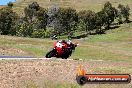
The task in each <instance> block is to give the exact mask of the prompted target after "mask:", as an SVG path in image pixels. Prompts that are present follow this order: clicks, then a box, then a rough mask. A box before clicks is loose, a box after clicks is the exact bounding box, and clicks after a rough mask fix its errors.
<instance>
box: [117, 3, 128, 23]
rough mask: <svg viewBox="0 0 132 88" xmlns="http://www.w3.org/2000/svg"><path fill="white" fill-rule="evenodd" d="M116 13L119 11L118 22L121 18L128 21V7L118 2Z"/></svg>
mask: <svg viewBox="0 0 132 88" xmlns="http://www.w3.org/2000/svg"><path fill="white" fill-rule="evenodd" d="M118 9H119V10H118V13H119V20H120V21H119V22H122V19H123V18H125V22H129V16H130V7H129V6H128V5H127V6H124V5H121V4H119V5H118Z"/></svg>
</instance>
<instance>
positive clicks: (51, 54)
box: [45, 50, 55, 58]
mask: <svg viewBox="0 0 132 88" xmlns="http://www.w3.org/2000/svg"><path fill="white" fill-rule="evenodd" d="M54 55H55V52H54V50H52V51H49V52H48V53H47V54H46V56H45V57H46V58H51V57H53V56H54Z"/></svg>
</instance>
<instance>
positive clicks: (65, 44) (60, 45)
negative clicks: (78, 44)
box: [54, 40, 72, 54]
mask: <svg viewBox="0 0 132 88" xmlns="http://www.w3.org/2000/svg"><path fill="white" fill-rule="evenodd" d="M71 43H72V42H71V41H65V40H61V41H57V42H56V43H54V47H55V48H56V49H57V50H58V53H59V54H62V53H63V51H66V50H67V49H68V48H70V44H71Z"/></svg>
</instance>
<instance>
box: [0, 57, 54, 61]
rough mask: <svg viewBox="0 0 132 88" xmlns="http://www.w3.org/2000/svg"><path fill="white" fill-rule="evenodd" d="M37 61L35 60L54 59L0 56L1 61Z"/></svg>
mask: <svg viewBox="0 0 132 88" xmlns="http://www.w3.org/2000/svg"><path fill="white" fill-rule="evenodd" d="M24 59H25V60H35V59H52V58H45V57H43V58H37V57H31V56H0V60H24Z"/></svg>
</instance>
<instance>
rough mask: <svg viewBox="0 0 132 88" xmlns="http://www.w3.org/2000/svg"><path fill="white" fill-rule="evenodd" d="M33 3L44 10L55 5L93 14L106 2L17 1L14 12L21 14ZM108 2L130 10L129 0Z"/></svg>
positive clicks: (102, 0) (100, 0)
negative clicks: (88, 11)
mask: <svg viewBox="0 0 132 88" xmlns="http://www.w3.org/2000/svg"><path fill="white" fill-rule="evenodd" d="M33 1H36V2H38V4H39V5H40V6H42V7H44V8H49V7H51V6H52V5H57V6H60V7H72V8H75V9H76V10H77V11H80V10H93V11H95V12H97V11H100V10H101V9H102V7H103V4H104V3H105V2H106V1H107V0H17V1H16V2H15V3H14V7H13V9H14V11H16V12H17V13H18V14H22V13H23V9H24V8H25V7H26V6H27V5H28V4H30V3H32V2H33ZM108 1H110V2H111V3H112V4H113V5H114V6H115V7H117V6H118V4H120V3H121V4H124V5H126V4H128V5H130V8H132V6H131V4H130V3H132V1H131V0H116V1H115V0H108Z"/></svg>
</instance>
